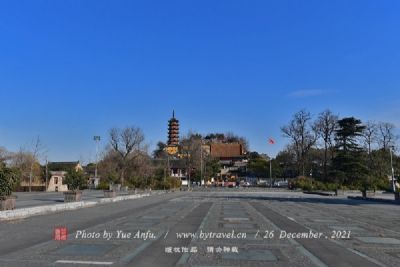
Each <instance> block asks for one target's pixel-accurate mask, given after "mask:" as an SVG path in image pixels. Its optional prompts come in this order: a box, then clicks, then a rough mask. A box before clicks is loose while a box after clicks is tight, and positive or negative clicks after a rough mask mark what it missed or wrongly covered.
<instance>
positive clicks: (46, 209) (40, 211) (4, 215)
mask: <svg viewBox="0 0 400 267" xmlns="http://www.w3.org/2000/svg"><path fill="white" fill-rule="evenodd" d="M149 196H150V194H149V193H147V194H138V195H128V196H118V197H115V198H102V199H100V200H99V201H80V202H71V203H64V204H54V205H46V206H38V207H32V208H22V209H16V210H6V211H0V221H8V220H15V219H24V218H28V217H32V216H37V215H44V214H49V213H54V212H59V211H68V210H77V209H81V208H88V207H93V206H96V205H99V204H106V203H114V202H120V201H124V200H132V199H139V198H143V197H149Z"/></svg>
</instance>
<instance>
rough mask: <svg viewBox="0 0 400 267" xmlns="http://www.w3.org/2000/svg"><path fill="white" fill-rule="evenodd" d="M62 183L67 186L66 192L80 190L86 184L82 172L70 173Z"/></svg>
mask: <svg viewBox="0 0 400 267" xmlns="http://www.w3.org/2000/svg"><path fill="white" fill-rule="evenodd" d="M64 183H65V184H67V185H68V190H72V191H76V190H79V189H82V188H83V187H84V186H85V185H86V184H87V183H86V179H85V176H84V174H83V172H82V171H70V172H68V173H67V175H66V176H65V180H64Z"/></svg>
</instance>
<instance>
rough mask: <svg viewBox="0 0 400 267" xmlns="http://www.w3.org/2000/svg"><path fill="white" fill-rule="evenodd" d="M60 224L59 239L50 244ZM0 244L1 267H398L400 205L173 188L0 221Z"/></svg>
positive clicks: (291, 193) (399, 253)
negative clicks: (62, 230) (172, 190)
mask: <svg viewBox="0 0 400 267" xmlns="http://www.w3.org/2000/svg"><path fill="white" fill-rule="evenodd" d="M30 197H32V196H30ZM64 227H65V228H67V230H68V236H67V240H65V241H57V240H54V230H55V228H64ZM61 237H62V236H61ZM0 238H1V242H0V266H7V267H8V266H30V267H33V266H199V267H200V266H400V206H399V205H391V204H378V203H372V202H363V201H356V200H348V199H345V198H340V197H339V198H337V197H322V196H314V195H303V194H301V193H296V192H249V191H245V192H240V191H233V190H229V189H226V190H225V191H224V190H218V191H213V190H209V191H206V192H175V193H168V194H164V195H155V196H151V197H148V198H143V199H138V200H129V201H123V202H118V203H112V204H104V205H98V206H95V207H92V208H86V209H80V210H76V211H68V212H61V213H56V214H49V215H43V216H36V217H31V218H27V219H24V220H18V221H10V222H0Z"/></svg>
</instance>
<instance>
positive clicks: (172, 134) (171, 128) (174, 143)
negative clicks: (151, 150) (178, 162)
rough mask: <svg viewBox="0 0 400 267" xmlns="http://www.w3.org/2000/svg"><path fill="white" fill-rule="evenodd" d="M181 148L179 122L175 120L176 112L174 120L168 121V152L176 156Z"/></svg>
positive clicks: (173, 114)
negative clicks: (179, 147)
mask: <svg viewBox="0 0 400 267" xmlns="http://www.w3.org/2000/svg"><path fill="white" fill-rule="evenodd" d="M178 146H179V120H177V119H176V118H175V111H173V112H172V118H171V119H170V120H169V121H168V142H167V152H168V153H169V154H170V155H175V154H176V153H177V152H178Z"/></svg>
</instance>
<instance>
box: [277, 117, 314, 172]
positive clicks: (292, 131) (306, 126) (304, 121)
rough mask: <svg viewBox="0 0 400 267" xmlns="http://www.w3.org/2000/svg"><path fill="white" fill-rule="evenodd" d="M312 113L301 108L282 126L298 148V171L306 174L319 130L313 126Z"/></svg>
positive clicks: (283, 130) (284, 133)
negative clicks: (308, 160)
mask: <svg viewBox="0 0 400 267" xmlns="http://www.w3.org/2000/svg"><path fill="white" fill-rule="evenodd" d="M310 121H311V114H310V113H309V112H307V111H306V110H304V109H303V110H300V111H299V112H297V113H296V114H294V116H293V119H292V120H291V121H290V122H289V124H288V125H286V126H284V127H282V128H281V131H282V133H283V136H284V137H287V138H290V139H291V140H292V142H293V145H294V147H295V149H296V157H297V164H298V171H299V173H301V174H302V175H303V176H304V175H305V164H306V158H307V155H308V152H309V151H310V149H311V147H312V146H313V145H314V144H315V143H316V141H317V135H316V134H315V133H316V132H317V131H315V129H313V126H311V123H310Z"/></svg>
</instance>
